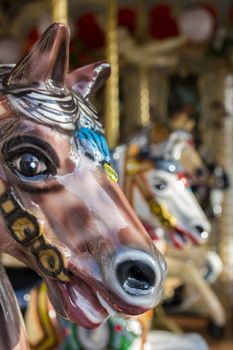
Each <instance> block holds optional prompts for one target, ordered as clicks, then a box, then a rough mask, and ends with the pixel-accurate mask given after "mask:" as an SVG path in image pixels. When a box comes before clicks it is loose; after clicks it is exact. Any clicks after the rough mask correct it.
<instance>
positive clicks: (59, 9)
mask: <svg viewBox="0 0 233 350" xmlns="http://www.w3.org/2000/svg"><path fill="white" fill-rule="evenodd" d="M51 7H52V20H53V22H62V23H67V22H68V0H52V1H51Z"/></svg>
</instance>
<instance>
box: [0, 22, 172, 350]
mask: <svg viewBox="0 0 233 350" xmlns="http://www.w3.org/2000/svg"><path fill="white" fill-rule="evenodd" d="M68 44H69V30H68V28H67V26H65V25H62V24H54V25H52V26H50V27H49V28H48V30H47V31H46V32H45V33H44V34H43V35H42V37H41V39H40V40H39V41H38V42H37V43H36V44H35V46H34V47H33V48H32V50H31V51H30V53H29V54H28V55H27V56H26V57H25V58H23V59H22V60H21V61H20V62H19V63H18V64H17V65H16V66H15V67H12V66H9V65H5V66H2V67H1V86H0V92H1V101H0V107H1V108H0V132H1V142H0V164H1V170H0V210H1V231H0V248H1V251H3V252H7V253H8V254H10V255H12V256H14V257H16V258H17V259H19V260H21V261H22V262H24V263H25V264H26V265H27V266H30V267H31V268H33V269H34V270H35V271H36V272H37V273H38V274H40V275H41V276H42V278H43V279H44V281H45V283H46V285H47V287H48V293H49V297H50V300H51V302H52V303H53V305H54V307H55V310H56V311H57V312H59V314H60V315H62V317H64V318H66V319H68V320H70V321H72V322H75V323H78V324H79V325H81V326H83V327H86V328H93V327H96V326H98V325H100V324H101V323H103V322H104V321H105V319H106V318H107V317H108V315H109V313H111V312H112V310H113V309H114V310H116V311H118V312H122V313H127V314H131V315H135V314H140V313H142V312H145V311H146V310H147V309H150V308H151V307H153V306H154V305H156V304H157V303H158V302H159V300H160V297H161V293H162V285H163V280H164V277H165V274H166V264H165V262H164V260H163V258H162V256H161V254H160V253H159V252H158V250H157V249H156V248H155V247H154V245H153V243H152V241H151V239H150V237H149V236H148V234H147V233H146V231H145V229H144V228H143V226H142V224H141V223H140V221H139V220H138V218H137V217H136V216H135V214H134V212H133V210H132V209H131V207H130V205H129V204H128V202H127V200H126V198H125V197H124V195H123V193H122V192H121V190H120V188H119V186H118V185H117V184H116V183H115V182H114V181H116V174H115V172H114V171H113V169H112V168H111V165H110V159H109V154H108V149H107V143H106V141H105V139H104V136H103V133H104V131H103V128H102V126H101V124H100V123H99V122H98V119H97V113H96V110H95V109H94V107H93V106H92V105H91V104H90V103H89V102H88V100H87V98H88V96H89V95H90V93H91V92H94V91H95V90H96V89H97V88H98V87H99V86H100V85H101V84H102V83H103V81H104V80H105V79H106V78H107V76H108V75H109V66H108V65H107V64H105V63H100V64H93V65H90V66H87V67H84V68H81V69H78V70H76V71H74V72H71V73H68V74H67V58H68ZM86 132H88V133H90V134H92V135H93V137H94V141H93V140H92V143H93V142H95V143H96V149H95V150H97V149H98V150H99V148H98V146H97V144H98V143H99V142H100V143H101V144H102V146H103V151H102V152H101V151H100V150H99V151H98V152H93V153H90V152H89V151H90V149H89V147H88V145H89V144H88V142H87V140H86V137H85V133H86ZM6 350H7V349H6Z"/></svg>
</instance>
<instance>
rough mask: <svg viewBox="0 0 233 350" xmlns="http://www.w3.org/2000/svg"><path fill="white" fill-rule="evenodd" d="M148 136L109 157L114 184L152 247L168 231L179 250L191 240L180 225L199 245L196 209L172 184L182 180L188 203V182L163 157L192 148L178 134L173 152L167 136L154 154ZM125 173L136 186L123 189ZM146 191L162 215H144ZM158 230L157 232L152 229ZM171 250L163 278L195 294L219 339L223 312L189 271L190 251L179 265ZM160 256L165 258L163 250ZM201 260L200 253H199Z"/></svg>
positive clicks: (208, 289)
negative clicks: (171, 278) (116, 174)
mask: <svg viewBox="0 0 233 350" xmlns="http://www.w3.org/2000/svg"><path fill="white" fill-rule="evenodd" d="M148 130H150V128H146V132H144V131H145V130H144V131H142V132H141V133H140V135H139V136H140V137H139V138H137V136H136V137H134V138H133V139H132V141H131V142H129V146H128V149H127V147H126V146H120V147H118V148H117V149H116V150H115V152H114V153H113V157H114V159H115V160H116V168H117V169H118V171H119V173H120V179H122V178H123V179H124V180H122V182H121V185H122V186H128V187H126V195H127V196H128V198H129V200H130V201H131V204H132V205H133V207H134V208H135V210H136V212H137V213H138V215H139V217H140V218H141V219H142V221H143V222H144V223H145V227H146V228H147V230H148V232H150V234H151V235H152V236H153V235H154V237H155V239H157V241H155V243H156V244H157V245H158V236H159V235H162V240H163V234H164V232H163V231H161V227H163V229H165V231H168V232H169V231H170V235H169V240H171V241H172V242H173V243H175V244H174V245H175V246H176V247H179V248H183V247H184V245H185V243H186V242H187V236H188V238H190V237H192V236H191V234H190V233H191V232H190V233H189V234H188V232H189V230H190V226H187V225H186V221H187V222H189V223H190V222H191V223H193V222H195V223H196V225H193V226H195V227H196V232H199V233H200V237H201V235H203V238H204V239H203V241H205V239H206V238H207V234H206V231H208V230H203V227H205V226H203V224H202V222H203V219H198V216H197V217H196V219H194V218H195V209H194V208H193V207H192V205H195V204H194V203H196V200H195V201H194V202H193V203H191V201H189V202H188V201H187V199H186V192H185V191H184V190H183V192H182V186H179V181H178V180H182V182H181V181H180V184H183V189H185V190H186V191H187V193H188V197H187V198H189V200H190V199H191V198H192V199H193V198H194V196H193V195H192V194H191V192H190V182H189V180H188V179H187V177H186V176H185V175H184V169H183V168H182V167H181V166H180V165H179V164H177V162H175V161H174V160H171V159H170V160H169V159H168V156H173V157H174V158H175V155H177V154H180V152H181V149H185V147H187V148H188V149H189V148H190V147H191V148H193V146H192V145H191V146H190V143H189V142H188V143H187V140H188V139H189V137H188V135H187V133H185V134H184V138H183V136H182V135H181V136H182V137H181V136H179V137H177V135H174V134H173V136H172V144H173V145H175V146H174V147H175V148H176V149H175V150H173V151H172V147H171V135H170V134H168V142H169V143H170V144H169V145H166V142H165V140H163V144H162V145H159V144H156V145H158V148H159V150H156V148H155V146H154V147H152V146H150V144H149V140H148ZM157 141H158V139H157ZM180 143H181V145H180ZM186 143H187V146H186ZM135 145H136V146H135ZM162 150H164V152H165V155H166V157H165V159H161V158H156V154H159V156H160V157H161V155H162V153H161V152H162ZM165 150H166V151H165ZM127 152H128V155H127ZM193 152H195V153H197V152H196V151H195V149H194V150H192V149H191V154H192V153H193ZM191 154H190V155H191ZM198 157H199V156H198V153H197V154H196V156H195V158H196V159H198ZM199 158H200V157H199ZM148 161H149V162H151V161H153V162H154V164H155V169H154V173H153V172H151V175H150V176H149V175H146V176H145V175H144V174H145V173H146V172H147V173H149V172H150V171H151V169H150V165H148ZM190 163H191V162H190ZM196 164H197V162H196ZM200 164H201V163H200ZM192 168H196V167H193V165H192V166H191V165H190V166H189V169H192ZM190 171H191V170H190ZM127 172H128V173H129V174H130V175H133V176H135V174H137V175H136V176H138V177H139V179H140V180H139V181H138V179H135V178H134V177H132V178H131V179H130V185H128V181H127V180H125V178H126V177H127V176H129V174H128V173H127ZM164 172H166V173H164ZM134 173H135V174H134ZM152 174H153V175H152ZM169 177H170V179H169ZM132 179H133V180H132ZM148 179H149V180H148ZM184 184H185V185H186V186H185V185H184ZM177 186H179V187H177ZM176 187H177V188H178V192H179V191H180V193H178V192H176ZM148 188H149V191H151V193H154V195H155V198H156V201H157V202H159V205H161V203H162V205H164V206H165V210H164V208H163V210H161V209H160V208H158V209H157V212H156V210H155V211H154V212H153V211H151V210H150V208H149V207H146V201H145V198H148V197H149V198H150V196H149V195H148ZM188 188H189V190H188ZM133 191H135V194H133ZM172 191H173V192H172ZM140 192H141V194H143V193H146V194H145V195H144V199H143V195H140V194H139V193H140ZM181 192H182V193H181ZM175 193H176V195H175ZM171 194H172V195H171ZM184 194H185V196H184ZM133 195H134V196H135V198H133ZM189 196H190V197H189ZM191 196H192V197H191ZM171 197H172V198H171ZM175 201H176V202H175ZM172 204H173V206H172ZM155 208H156V207H155ZM170 208H172V209H170ZM169 209H170V212H169ZM171 213H172V215H171ZM156 215H157V216H158V218H159V217H162V218H163V216H165V223H166V224H165V225H164V223H163V221H162V220H161V222H159V219H158V218H156V219H157V221H156V220H155V219H154V217H153V216H155V217H156ZM172 217H173V218H175V219H176V221H177V227H178V230H176V229H175V224H174V221H175V220H174V219H173V226H172V225H170V226H169V224H167V221H166V220H167V218H169V219H170V222H171V218H172ZM199 217H200V216H199ZM185 220H186V221H185ZM206 222H208V220H207V218H206ZM159 224H160V226H161V227H159V226H158V225H159ZM185 225H186V226H185ZM180 227H181V229H180ZM209 227H210V226H209ZM176 231H177V232H176ZM175 232H176V233H175ZM182 233H184V234H182ZM185 233H186V234H185ZM156 234H157V237H156ZM193 234H194V235H193V237H192V239H191V242H192V243H201V239H200V240H199V241H198V240H197V239H196V236H195V230H194V231H193ZM197 237H198V235H197ZM159 245H160V246H161V243H159ZM159 245H158V247H159ZM174 245H173V246H172V245H168V246H166V247H167V248H168V249H167V250H166V260H167V263H168V267H169V269H168V272H169V276H176V277H179V278H180V279H181V281H183V283H186V284H187V285H189V286H191V288H192V290H194V291H195V294H196V295H197V294H198V295H199V299H200V300H201V301H202V304H205V311H206V313H207V315H208V316H209V317H210V319H211V328H210V329H212V332H211V333H212V334H213V335H215V336H217V337H218V336H220V335H221V334H222V333H223V328H224V326H225V323H226V316H225V311H224V309H223V307H222V304H221V303H220V301H219V299H218V298H217V296H216V294H215V293H214V292H213V290H212V288H211V287H210V285H209V283H208V281H207V280H205V278H204V276H203V275H201V274H200V267H199V266H197V265H196V266H195V264H194V263H193V262H194V259H192V250H190V246H189V247H188V248H186V253H185V254H184V258H183V259H182V252H183V249H181V250H179V251H178V252H177V254H176V257H174V256H173V255H172V254H170V251H171V250H175V249H174ZM165 249H166V248H165ZM187 251H188V252H189V259H188V258H187ZM163 252H164V253H165V250H164V251H163ZM202 254H203V250H202ZM178 256H180V257H181V259H179V258H178ZM184 261H185V262H186V264H185V265H184ZM206 261H208V254H207V253H206ZM184 266H185V267H184ZM201 310H202V313H203V310H204V309H203V308H201Z"/></svg>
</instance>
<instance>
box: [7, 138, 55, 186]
mask: <svg viewBox="0 0 233 350" xmlns="http://www.w3.org/2000/svg"><path fill="white" fill-rule="evenodd" d="M38 140H39V139H37V138H31V137H24V136H22V137H16V138H14V139H12V140H10V141H8V142H6V143H5V144H4V146H3V157H4V160H5V161H6V163H7V165H8V167H9V168H10V170H11V171H12V172H13V173H14V174H15V175H16V176H17V177H18V178H19V179H20V180H22V181H29V182H39V181H45V180H47V179H48V178H49V177H50V176H51V175H55V174H56V172H57V167H56V160H54V157H53V156H52V155H51V150H50V151H48V146H47V143H45V142H43V141H41V140H39V142H38ZM29 142H30V143H29ZM49 147H51V146H49ZM55 158H56V157H55Z"/></svg>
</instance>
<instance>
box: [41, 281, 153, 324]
mask: <svg viewBox="0 0 233 350" xmlns="http://www.w3.org/2000/svg"><path fill="white" fill-rule="evenodd" d="M47 286H48V291H49V297H50V299H51V301H52V303H53V305H54V307H55V310H56V312H57V313H58V314H59V315H60V316H62V317H63V318H65V319H68V320H69V321H71V322H74V323H77V324H79V325H80V326H82V327H85V328H89V329H92V328H95V327H98V326H99V325H101V324H102V323H103V322H104V321H105V320H106V319H107V318H108V317H109V316H110V315H114V314H116V313H126V314H140V313H143V312H145V311H146V310H147V309H145V308H142V307H140V308H139V307H128V308H127V307H126V306H125V305H122V307H119V306H118V304H116V302H114V301H113V300H112V299H113V298H112V296H111V301H110V295H109V293H108V292H103V291H101V292H100V291H97V290H95V288H93V287H91V286H90V285H88V284H87V283H86V282H85V281H83V280H82V279H80V278H78V277H76V276H74V277H71V280H70V282H60V281H49V284H47Z"/></svg>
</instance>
